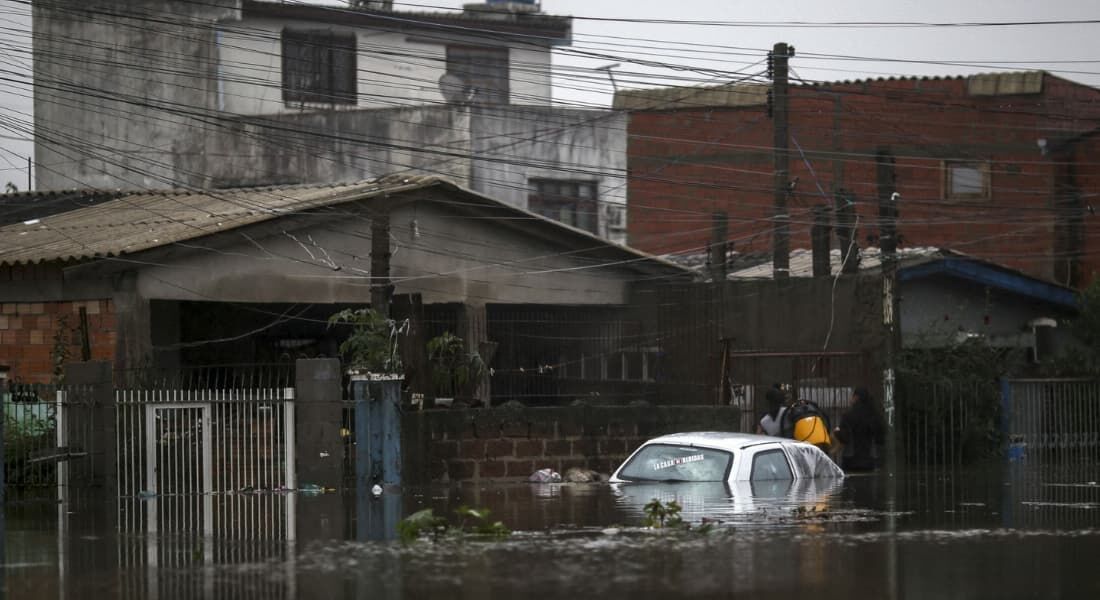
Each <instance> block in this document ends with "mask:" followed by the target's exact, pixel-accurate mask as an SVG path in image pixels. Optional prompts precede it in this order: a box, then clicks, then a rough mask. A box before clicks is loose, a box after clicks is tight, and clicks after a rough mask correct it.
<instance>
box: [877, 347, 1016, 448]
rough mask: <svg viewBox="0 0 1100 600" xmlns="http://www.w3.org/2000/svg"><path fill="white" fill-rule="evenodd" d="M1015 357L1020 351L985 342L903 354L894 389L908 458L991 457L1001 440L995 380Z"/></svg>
mask: <svg viewBox="0 0 1100 600" xmlns="http://www.w3.org/2000/svg"><path fill="white" fill-rule="evenodd" d="M1020 359H1021V357H1020V351H1019V350H1010V349H1004V348H995V347H992V346H990V345H989V344H987V343H986V342H985V341H984V340H969V341H966V342H963V343H961V344H956V345H955V346H950V347H946V348H935V349H910V350H906V351H904V352H902V353H901V355H900V356H899V359H898V363H897V366H898V369H897V374H898V379H897V385H896V388H895V389H896V392H897V397H898V411H899V421H900V422H901V423H908V424H910V426H902V428H901V430H900V431H901V432H902V435H904V436H906V439H905V447H906V448H907V451H908V453H909V454H910V457H911V458H915V457H923V458H924V459H926V460H932V461H933V462H938V463H949V462H952V461H954V460H962V461H964V462H967V461H972V460H976V459H979V458H983V457H987V456H991V455H993V454H995V453H996V452H997V451H998V450H999V449H1000V448H1001V444H1002V442H1003V440H1002V432H1001V427H1000V421H1001V391H1000V384H999V378H1000V377H1004V376H1007V375H1010V374H1011V373H1012V370H1013V368H1014V367H1015V366H1016V365H1019V364H1021V363H1022V361H1021V360H1020ZM964 409H965V418H961V417H962V415H963V414H964Z"/></svg>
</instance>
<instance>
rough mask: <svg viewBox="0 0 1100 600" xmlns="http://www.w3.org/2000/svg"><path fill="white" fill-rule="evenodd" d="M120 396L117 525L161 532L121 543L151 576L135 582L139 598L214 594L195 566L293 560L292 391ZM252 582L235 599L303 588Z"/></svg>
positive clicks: (127, 558) (131, 562) (127, 562)
mask: <svg viewBox="0 0 1100 600" xmlns="http://www.w3.org/2000/svg"><path fill="white" fill-rule="evenodd" d="M115 399H116V403H117V407H118V422H117V448H116V452H117V455H118V458H119V461H118V492H119V496H120V500H119V526H120V529H121V530H122V531H123V532H125V533H152V534H155V535H141V536H131V537H128V538H127V539H128V540H129V543H126V544H120V547H119V562H120V565H122V566H125V567H132V568H133V571H134V572H144V573H146V574H147V575H146V576H145V577H144V578H142V579H141V580H140V581H134V582H129V585H128V586H127V587H130V588H132V591H133V592H134V593H135V594H136V595H137V596H139V597H154V598H161V599H166V598H190V597H199V596H206V597H210V596H211V594H212V590H213V589H214V587H215V586H214V581H213V579H212V578H211V577H212V575H213V571H211V570H209V569H204V570H203V571H202V573H203V575H202V577H199V578H195V577H193V576H190V575H186V574H187V573H191V572H192V571H190V570H189V569H188V567H194V566H195V565H211V566H213V565H219V564H237V563H240V562H263V561H267V560H289V559H290V556H291V554H292V550H290V548H291V546H290V545H288V544H286V543H285V542H291V541H293V540H294V539H295V537H296V536H295V496H294V494H290V493H283V492H288V491H290V490H293V489H295V488H296V487H297V485H296V475H295V467H294V463H295V456H294V439H295V429H294V389H293V388H264V389H244V390H238V389H230V390H163V389H153V390H150V389H141V390H117V391H116V392H115ZM214 540H217V542H218V543H217V544H214V543H213V541H214ZM249 586H251V587H250V589H249V590H239V591H240V592H241V593H240V594H233V597H242V598H243V597H256V598H260V597H263V598H283V597H293V596H294V594H295V592H294V585H293V581H292V580H291V581H288V582H279V581H268V582H258V581H250V582H249ZM256 586H258V587H256ZM253 588H254V589H253Z"/></svg>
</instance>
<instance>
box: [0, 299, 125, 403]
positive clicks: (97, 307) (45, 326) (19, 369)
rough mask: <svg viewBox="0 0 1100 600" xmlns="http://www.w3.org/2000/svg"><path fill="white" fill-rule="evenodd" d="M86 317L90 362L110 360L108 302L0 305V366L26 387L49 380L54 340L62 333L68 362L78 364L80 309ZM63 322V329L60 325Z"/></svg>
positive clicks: (111, 317) (111, 323) (112, 339)
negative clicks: (84, 311) (25, 383)
mask: <svg viewBox="0 0 1100 600" xmlns="http://www.w3.org/2000/svg"><path fill="white" fill-rule="evenodd" d="M81 307H84V308H86V309H87V313H88V335H89V342H90V344H91V350H92V356H91V359H92V360H114V354H115V333H116V318H115V312H114V305H113V303H112V302H111V301H110V300H87V301H76V302H26V303H23V302H19V303H16V302H5V303H0V366H6V367H8V369H9V371H8V375H9V377H11V378H13V379H18V380H20V381H24V382H27V383H43V382H47V381H50V380H51V379H52V378H53V368H54V357H53V352H54V346H55V340H54V338H55V336H56V335H57V334H58V333H59V332H62V331H63V340H64V347H65V348H67V349H68V352H69V360H80V352H81V346H80V334H79V331H78V329H79V327H80V308H81ZM63 320H64V321H65V323H64V327H63V326H62V321H63Z"/></svg>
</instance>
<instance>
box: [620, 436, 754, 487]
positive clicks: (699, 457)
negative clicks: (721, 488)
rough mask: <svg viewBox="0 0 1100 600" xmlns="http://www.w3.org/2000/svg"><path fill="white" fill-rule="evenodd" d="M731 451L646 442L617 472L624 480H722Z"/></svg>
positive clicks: (730, 459) (727, 470)
mask: <svg viewBox="0 0 1100 600" xmlns="http://www.w3.org/2000/svg"><path fill="white" fill-rule="evenodd" d="M732 461H733V454H732V453H730V452H725V451H723V450H711V449H710V448H696V447H693V446H677V445H673V444H649V445H648V446H645V447H643V448H642V449H641V450H639V451H638V453H637V454H635V455H634V456H632V457H631V458H630V460H629V461H628V462H627V463H626V464H625V465H623V468H622V469H621V470H620V471H619V478H620V479H624V480H627V481H725V480H726V477H727V476H728V475H729V467H730V463H731V462H732Z"/></svg>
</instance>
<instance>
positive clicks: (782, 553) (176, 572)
mask: <svg viewBox="0 0 1100 600" xmlns="http://www.w3.org/2000/svg"><path fill="white" fill-rule="evenodd" d="M1097 480H1100V465H1091V466H1088V467H1075V468H1072V469H1066V468H1050V467H1047V468H1043V467H1038V466H1036V465H1013V466H1001V465H995V466H992V467H990V468H986V469H971V470H967V471H959V472H949V471H948V472H918V473H910V474H906V475H904V476H898V477H890V476H888V475H872V476H853V477H849V478H848V479H846V480H844V481H843V482H842V483H837V484H835V485H833V484H829V483H822V482H810V483H805V484H801V483H796V484H795V485H793V486H787V485H765V486H756V487H754V486H751V485H748V484H745V485H738V486H734V487H727V486H725V485H721V484H718V485H710V484H679V485H628V486H610V485H606V484H603V485H599V484H558V485H526V484H524V485H506V486H479V487H474V486H464V487H438V488H418V489H406V490H404V491H403V493H401V494H400V495H397V494H392V493H390V494H386V495H385V496H383V498H382V499H371V500H369V501H366V502H363V503H361V504H359V505H357V503H356V501H355V499H354V497H353V495H348V496H341V495H336V494H325V495H319V496H306V495H298V496H296V497H293V498H292V497H289V496H287V495H278V496H270V495H267V496H253V495H239V496H233V497H219V498H216V499H212V500H211V501H209V502H206V499H204V498H202V497H199V498H197V499H196V498H177V499H172V498H160V499H150V500H141V501H138V500H134V501H127V502H125V503H124V504H123V506H122V509H123V510H122V511H121V512H117V509H116V508H105V507H110V505H109V504H107V503H104V502H96V501H94V500H92V499H88V500H81V501H73V502H71V503H69V504H68V505H66V506H64V507H62V508H59V507H57V506H55V505H52V504H44V503H35V502H22V503H18V502H16V503H9V505H8V506H7V507H6V511H5V512H6V517H7V519H6V532H5V538H4V540H5V565H4V568H3V570H2V573H3V585H4V590H5V596H4V597H5V598H11V599H23V598H35V599H39V598H51V599H52V598H74V599H75V598H81V599H84V598H162V599H168V598H234V599H236V598H243V599H250V598H264V599H267V598H337V599H341V598H348V599H350V598H429V597H446V598H478V599H482V598H501V599H505V598H507V599H511V598H520V597H522V598H543V597H559V598H560V597H567V598H588V597H600V596H603V597H606V598H632V599H643V598H669V597H692V598H702V597H733V596H736V597H753V598H794V597H806V598H815V599H828V598H1100V568H1098V562H1097V561H1098V557H1100V485H1098V483H1097ZM655 497H656V498H659V499H661V500H665V501H667V500H671V499H676V500H678V501H679V502H680V504H682V505H683V506H684V517H685V518H686V519H687V520H688V521H690V522H693V523H699V522H700V521H701V520H702V519H704V518H706V519H707V520H709V521H715V522H716V527H715V528H714V530H713V531H711V532H710V533H709V534H698V533H675V532H668V531H654V530H646V529H643V528H642V527H641V526H640V525H641V523H642V520H643V514H642V506H643V505H644V504H645V503H646V502H648V501H649V500H650V499H652V498H655ZM462 504H466V505H470V506H484V507H488V508H490V509H491V510H492V511H493V513H494V515H495V517H496V518H497V519H500V520H502V521H503V522H504V523H505V524H507V525H508V526H509V527H511V528H512V529H513V530H514V531H515V533H514V534H513V535H512V536H510V537H508V538H506V539H503V540H499V541H484V540H473V539H460V540H455V539H448V540H444V541H439V542H429V541H421V542H416V543H413V544H407V545H406V544H402V543H401V542H398V541H394V540H392V536H393V533H394V525H395V520H396V519H397V518H398V517H399V516H405V515H407V514H410V513H411V512H413V511H415V510H419V509H420V508H424V507H432V508H433V509H435V511H436V513H438V514H452V513H453V509H455V508H456V507H458V506H460V505H462ZM288 511H289V512H288ZM120 515H121V516H120ZM151 515H152V516H151ZM203 515H206V516H203ZM151 519H155V522H154V521H153V520H151ZM204 519H207V520H208V521H209V522H210V523H213V525H207V524H206V523H207V522H208V521H204ZM150 525H152V527H150ZM207 527H212V528H213V529H214V530H215V535H213V536H204V535H202V531H201V530H202V529H204V528H207ZM120 528H121V529H123V530H124V531H123V532H122V533H118V530H119V529H120ZM150 528H154V529H156V530H157V531H158V532H159V533H149V532H148V531H147V530H148V529H150ZM188 528H192V529H198V530H200V531H190V529H188ZM59 529H60V530H63V531H64V533H60V534H59V533H58V532H59ZM173 529H174V530H175V531H174V530H173ZM287 531H293V532H295V533H294V535H293V537H295V538H296V540H295V541H294V542H287V541H285V539H282V538H285V536H286V532H287ZM386 538H391V539H386Z"/></svg>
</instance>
